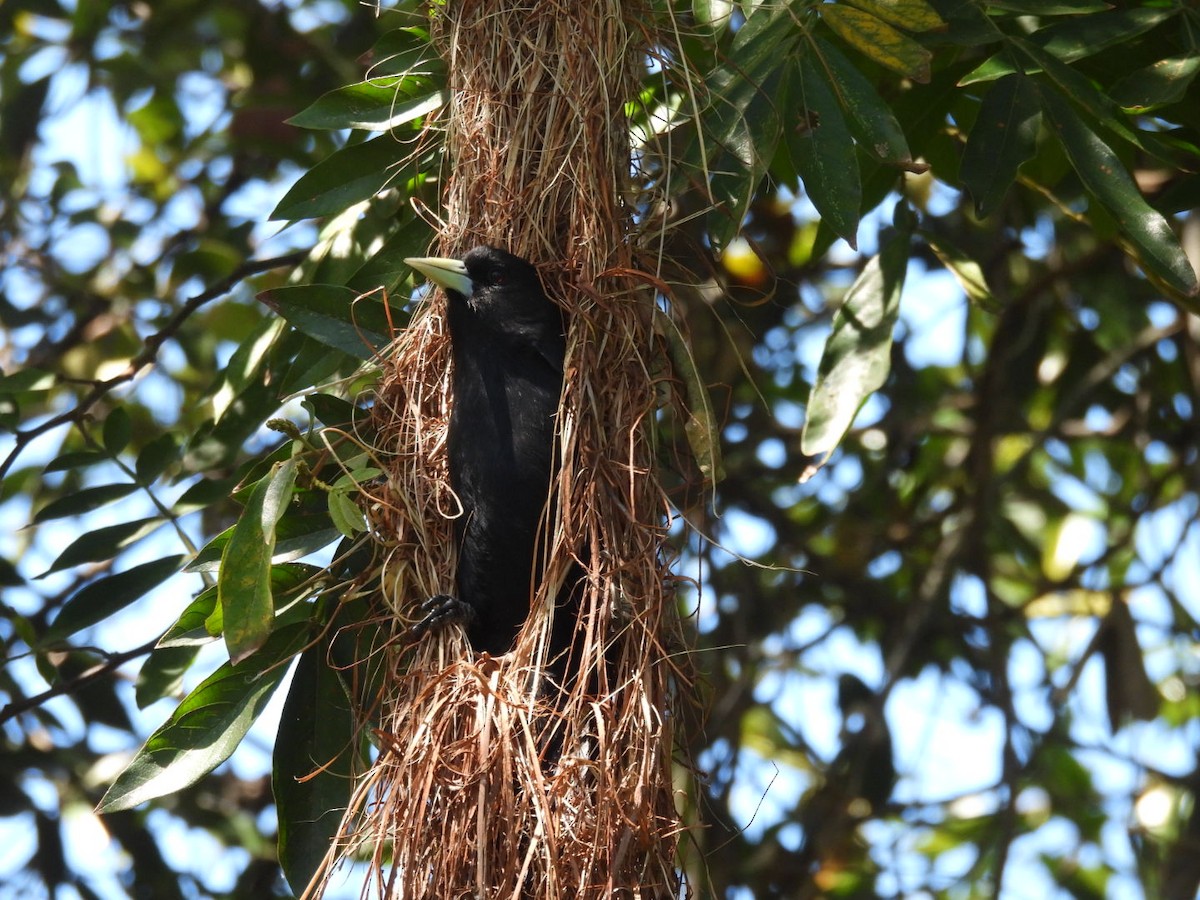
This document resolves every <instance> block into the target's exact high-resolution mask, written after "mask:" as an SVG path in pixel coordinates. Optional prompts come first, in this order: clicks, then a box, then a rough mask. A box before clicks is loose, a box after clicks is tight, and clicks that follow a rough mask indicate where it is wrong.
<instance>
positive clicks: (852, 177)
mask: <svg viewBox="0 0 1200 900" xmlns="http://www.w3.org/2000/svg"><path fill="white" fill-rule="evenodd" d="M792 85H793V87H792V91H791V96H790V99H791V100H792V102H793V103H794V104H795V106H796V112H795V120H796V122H797V123H798V124H797V125H795V127H792V128H789V129H788V131H787V135H786V140H787V146H788V150H789V151H790V152H791V155H792V162H793V163H794V164H795V166H796V171H797V172H799V173H800V177H801V178H802V179H803V180H804V192H805V193H806V194H807V195H808V198H809V200H811V201H812V204H813V206H815V207H816V208H817V211H818V212H819V213H820V214H821V217H822V218H823V219H825V220H826V221H828V222H829V225H830V227H832V228H833V230H834V231H835V232H837V234H838V235H839V236H841V237H842V238H845V240H846V242H847V243H849V244H850V246H851V247H853V246H856V245H857V243H858V217H859V208H860V206H861V204H862V182H861V180H860V178H859V174H858V156H857V154H856V152H855V149H854V139H853V137H852V136H851V134H850V128H849V126H848V125H847V124H846V119H845V117H844V116H843V114H842V109H841V106H839V105H838V102H837V97H836V96H835V95H834V90H833V86H832V85H831V84H830V82H829V80H828V74H827V72H826V70H825V69H823V68H822V67H821V66H819V65H818V63H817V61H816V58H815V54H813V53H805V54H803V55H802V56H801V58H800V64H799V66H798V71H797V72H796V77H795V78H793V80H792Z"/></svg>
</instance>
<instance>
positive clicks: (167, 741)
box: [97, 626, 308, 813]
mask: <svg viewBox="0 0 1200 900" xmlns="http://www.w3.org/2000/svg"><path fill="white" fill-rule="evenodd" d="M307 636H308V629H307V627H305V626H292V627H291V628H288V629H286V630H284V631H278V632H276V633H275V634H273V635H271V639H270V641H268V643H267V644H266V646H264V647H263V648H262V650H261V651H260V652H259V653H257V654H255V655H254V656H253V657H251V658H250V659H248V660H246V661H245V662H244V663H243V664H242V665H240V666H235V665H233V664H232V663H225V665H223V666H221V667H220V668H219V669H217V671H216V672H214V673H213V674H212V675H210V676H209V677H208V678H206V679H204V681H202V682H201V683H200V684H199V685H198V686H197V687H196V689H195V690H194V691H192V692H191V693H190V694H189V695H188V696H187V698H186V699H185V700H184V701H183V702H182V703H180V704H179V707H178V708H177V709H176V710H175V712H173V713H172V714H171V717H170V718H169V719H167V721H166V722H165V723H164V724H163V725H162V726H160V727H159V728H158V730H157V731H155V732H154V733H153V734H152V735H150V738H149V739H148V740H147V741H146V743H145V744H144V745H143V746H142V748H141V750H139V751H138V753H137V755H136V756H135V757H134V758H133V761H132V762H130V764H129V765H128V766H127V767H126V768H125V770H124V771H123V772H122V773H121V774H120V775H119V776H118V777H117V779H116V781H114V782H113V784H112V786H111V787H110V788H109V789H108V791H107V792H106V793H105V795H104V797H103V799H101V801H100V804H99V806H98V807H97V811H98V812H102V813H111V812H117V811H118V810H122V809H132V808H133V807H135V806H138V805H139V804H142V803H145V802H146V801H147V800H153V799H154V798H155V797H163V796H165V795H167V794H171V793H174V792H175V791H179V790H182V789H183V788H185V787H187V786H188V785H191V784H195V783H196V782H197V781H198V780H199V779H201V778H202V777H204V776H205V775H207V774H208V773H209V772H211V771H212V770H213V769H215V768H216V767H217V766H219V765H220V764H221V763H223V762H224V761H225V760H226V759H228V758H229V755H230V754H231V753H233V751H234V750H235V749H236V748H237V746H238V744H240V743H241V741H242V738H243V737H245V735H246V732H247V731H249V730H250V726H251V725H253V724H254V720H255V719H257V718H258V716H259V714H260V713H261V712H262V711H263V708H264V707H265V706H266V704H267V701H268V700H270V699H271V695H272V694H273V693H274V692H275V689H276V688H277V687H279V682H280V681H282V680H283V677H284V675H286V674H287V670H288V667H287V666H286V665H282V664H281V663H283V662H284V661H286V660H287V659H288V658H289V657H291V656H293V655H294V654H295V653H296V652H297V651H298V650H299V649H300V647H302V646H303V644H304V642H305V641H306V640H307Z"/></svg>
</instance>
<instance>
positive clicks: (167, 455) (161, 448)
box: [135, 433, 179, 484]
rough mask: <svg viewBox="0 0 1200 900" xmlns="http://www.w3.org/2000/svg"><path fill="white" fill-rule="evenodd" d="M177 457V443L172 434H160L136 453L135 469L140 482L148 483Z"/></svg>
mask: <svg viewBox="0 0 1200 900" xmlns="http://www.w3.org/2000/svg"><path fill="white" fill-rule="evenodd" d="M178 459H179V445H178V444H177V443H176V442H175V437H174V435H172V434H169V433H166V434H160V435H159V436H158V437H156V438H155V439H154V440H152V441H151V442H150V443H148V444H147V445H146V446H145V447H143V448H142V451H141V452H140V453H139V454H138V457H137V464H136V466H135V471H136V472H137V477H138V480H139V481H140V482H141V483H142V484H150V483H151V482H152V481H154V480H155V479H156V478H158V476H159V475H161V474H162V473H163V472H165V471H166V470H167V467H168V466H170V465H171V464H172V463H174V462H175V461H176V460H178Z"/></svg>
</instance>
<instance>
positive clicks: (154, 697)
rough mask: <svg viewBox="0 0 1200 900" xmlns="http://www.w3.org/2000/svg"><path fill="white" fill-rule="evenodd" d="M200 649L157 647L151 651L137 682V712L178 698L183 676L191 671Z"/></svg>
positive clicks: (134, 691)
mask: <svg viewBox="0 0 1200 900" xmlns="http://www.w3.org/2000/svg"><path fill="white" fill-rule="evenodd" d="M199 653H200V648H199V647H194V646H193V647H162V646H159V647H156V648H154V649H153V650H152V651H150V655H149V656H147V657H146V661H145V662H144V663H143V664H142V668H141V669H140V670H139V671H138V676H137V681H136V682H134V686H133V696H134V701H135V702H136V703H137V706H138V709H145V708H146V707H147V706H149V705H150V704H151V703H155V702H157V701H159V700H162V699H163V698H164V697H170V696H175V695H176V694H178V693H179V692H180V690H181V689H182V688H183V676H184V675H185V674H186V673H187V670H188V669H190V668H191V667H192V663H193V662H195V660H196V656H197V655H198V654H199Z"/></svg>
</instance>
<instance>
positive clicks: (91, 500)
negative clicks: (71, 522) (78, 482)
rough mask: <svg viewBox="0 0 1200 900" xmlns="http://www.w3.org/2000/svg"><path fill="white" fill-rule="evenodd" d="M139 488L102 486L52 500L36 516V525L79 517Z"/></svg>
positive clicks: (131, 484) (131, 486)
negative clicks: (53, 520) (69, 517)
mask: <svg viewBox="0 0 1200 900" xmlns="http://www.w3.org/2000/svg"><path fill="white" fill-rule="evenodd" d="M137 489H138V486H137V485H136V484H133V483H129V484H102V485H99V486H97V487H90V488H83V489H82V490H79V491H75V492H74V493H72V494H67V495H66V496H65V497H59V498H58V499H57V500H51V501H50V502H49V503H47V504H46V505H45V506H43V507H42V508H41V509H40V510H39V511H38V514H37V515H36V516H34V517H33V521H34V524H40V523H42V522H49V521H50V520H51V519H62V518H64V517H66V516H79V515H82V514H83V513H87V512H91V511H92V510H95V509H99V508H100V507H102V506H106V505H107V504H109V503H112V502H113V501H115V500H120V499H121V498H123V497H128V496H129V495H130V494H132V493H133V492H134V491H136V490H137Z"/></svg>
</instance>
